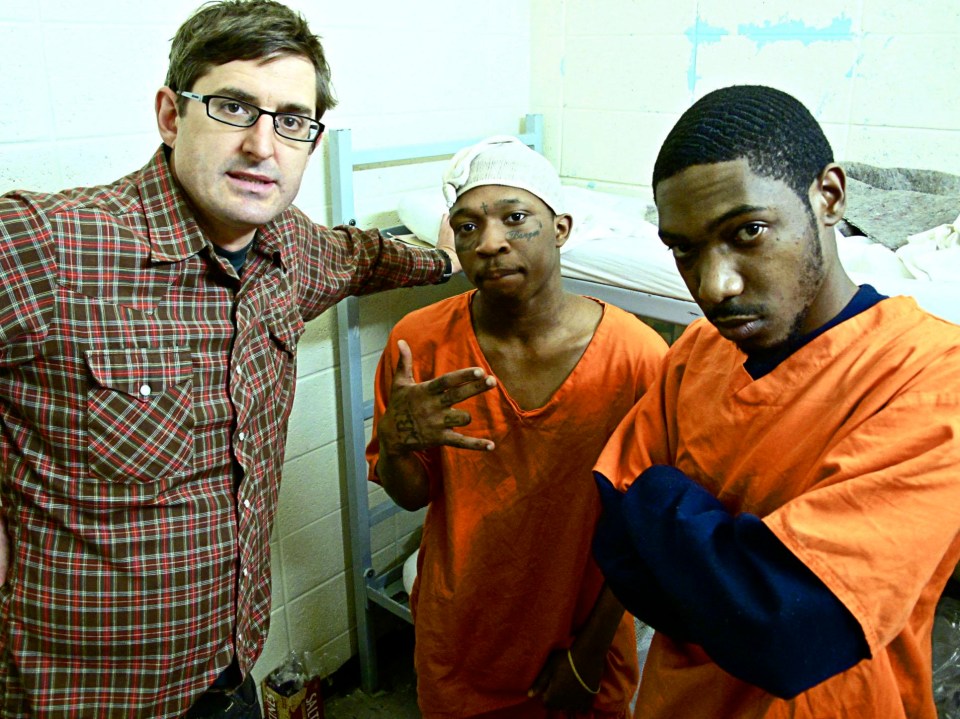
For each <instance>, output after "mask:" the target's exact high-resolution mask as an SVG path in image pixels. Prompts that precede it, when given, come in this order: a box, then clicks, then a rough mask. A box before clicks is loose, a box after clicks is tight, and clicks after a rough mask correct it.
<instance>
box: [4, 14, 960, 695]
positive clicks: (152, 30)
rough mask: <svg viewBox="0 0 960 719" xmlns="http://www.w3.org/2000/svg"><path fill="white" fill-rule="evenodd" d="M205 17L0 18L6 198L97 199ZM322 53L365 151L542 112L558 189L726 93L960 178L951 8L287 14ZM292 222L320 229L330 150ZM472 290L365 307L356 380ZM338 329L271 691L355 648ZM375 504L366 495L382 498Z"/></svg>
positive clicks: (279, 573)
mask: <svg viewBox="0 0 960 719" xmlns="http://www.w3.org/2000/svg"><path fill="white" fill-rule="evenodd" d="M198 4H199V0H171V1H170V2H165V3H140V2H133V1H132V0H90V1H88V2H85V3H76V2H73V0H37V1H35V2H27V1H26V0H12V1H11V2H4V3H0V47H3V48H4V51H3V57H4V59H3V72H2V73H0V97H3V98H5V99H6V104H5V106H4V107H5V110H4V112H3V113H0V192H2V191H6V190H9V189H12V188H14V187H29V188H33V189H41V190H56V189H59V188H61V187H64V186H71V185H79V184H97V183H102V182H108V181H111V180H113V179H116V178H117V177H119V176H121V175H123V174H126V173H127V172H129V171H131V170H134V169H136V168H138V167H140V166H141V165H142V164H143V163H144V162H146V160H147V158H148V156H149V155H150V153H152V152H153V150H154V149H155V148H156V147H157V145H158V144H159V140H158V137H157V134H156V129H155V123H154V118H153V98H154V94H155V92H156V89H157V88H158V87H159V86H160V85H161V84H162V82H163V78H164V75H165V73H166V53H167V51H168V48H169V44H168V40H169V38H170V37H172V35H173V33H174V32H175V30H176V28H177V26H178V25H179V23H180V22H181V21H182V20H183V19H184V18H185V17H186V16H187V14H188V13H189V12H190V11H192V10H193V8H194V7H195V6H197V5H198ZM291 5H292V6H293V7H295V8H297V9H298V10H300V11H301V12H303V13H304V14H305V16H306V17H307V19H308V20H309V21H310V22H311V24H312V26H313V29H314V31H316V32H318V33H319V34H320V35H321V36H322V37H323V41H324V46H325V48H326V50H327V53H328V59H329V61H330V64H331V67H332V70H333V79H334V85H335V88H336V92H337V95H338V97H339V99H340V106H338V107H337V108H336V109H334V110H333V111H331V112H329V113H328V115H327V117H325V118H324V121H325V122H326V124H327V125H328V126H329V127H331V128H336V127H349V128H351V129H352V130H353V137H354V144H355V145H356V146H358V147H365V146H375V145H381V144H395V143H407V142H409V143H417V142H428V141H431V140H434V139H447V138H454V137H471V136H473V137H477V138H479V137H483V136H485V135H488V134H492V133H502V132H514V131H516V130H518V129H519V121H520V118H521V117H522V116H523V114H524V113H526V112H531V111H540V112H543V113H544V114H545V116H546V128H547V140H546V152H547V155H548V156H549V157H550V158H551V159H553V160H554V161H555V163H556V164H557V165H558V166H559V167H560V168H561V172H562V174H563V175H564V176H565V177H566V178H567V180H568V181H570V182H573V183H576V184H593V185H595V186H598V187H602V188H606V189H611V190H614V191H620V192H628V193H637V192H641V193H646V192H649V190H648V188H647V187H646V186H647V185H648V183H649V177H650V172H651V170H652V166H653V161H654V158H655V157H656V153H657V150H658V149H659V144H660V142H661V140H662V139H663V137H664V136H665V135H666V133H667V131H668V130H669V128H670V127H671V126H672V124H673V123H674V122H675V121H676V118H677V117H678V116H679V114H680V113H681V112H682V111H683V109H685V108H686V107H687V106H689V104H690V102H692V100H693V99H694V98H695V97H699V96H700V95H702V94H703V93H705V92H707V91H708V90H710V89H712V88H714V87H718V86H720V85H725V84H729V83H734V82H763V83H769V84H774V85H777V86H779V87H782V88H784V89H786V90H788V91H790V92H793V93H795V94H796V95H797V96H798V97H800V98H801V99H802V100H803V101H804V102H806V103H807V104H808V106H809V107H810V108H811V110H812V111H813V112H814V114H815V115H816V116H817V117H818V118H819V119H821V120H822V121H823V122H824V126H825V129H826V132H827V135H828V137H829V138H830V140H831V142H832V143H833V144H834V148H835V151H836V154H837V156H838V157H839V158H848V159H856V160H861V161H866V162H875V163H877V164H887V165H902V166H914V167H925V168H930V169H940V170H946V171H950V172H957V173H960V120H958V119H957V118H958V117H960V99H958V94H957V93H956V91H955V85H956V75H957V68H958V65H960V63H958V60H960V43H958V42H957V41H958V39H960V5H958V4H957V3H956V2H955V0H928V1H927V2H924V3H920V4H918V3H912V4H911V3H903V2H901V1H900V0H841V1H840V2H836V1H835V0H811V1H809V2H805V3H797V2H795V1H794V0H765V1H764V2H759V3H758V2H755V1H754V0H676V1H674V2H670V3H663V2H654V0H527V2H516V0H489V1H488V2H487V3H484V4H483V6H482V8H481V7H480V6H477V5H476V4H473V3H459V2H450V1H449V0H416V1H415V2H396V1H395V0H357V2H352V3H331V2H321V1H320V0H293V1H292V2H291ZM437 172H438V167H437V166H432V167H427V168H419V169H409V168H400V169H390V170H375V171H371V172H368V173H364V174H362V175H359V176H358V178H357V196H358V207H357V216H358V217H357V219H358V221H359V222H360V224H361V225H365V224H367V223H371V222H373V221H376V222H377V223H380V224H382V225H389V224H393V223H395V222H396V215H395V212H394V210H393V208H394V206H395V202H396V196H397V194H398V193H399V192H402V191H404V190H405V189H408V188H414V187H425V186H428V185H430V184H431V183H433V182H435V181H436V175H437ZM297 204H298V205H299V206H300V207H301V208H303V209H304V210H305V211H307V212H308V213H309V214H311V216H313V217H314V218H316V219H317V220H318V221H320V222H325V221H326V220H327V219H328V217H329V189H328V169H327V162H326V151H325V148H324V147H323V146H321V147H320V148H319V149H318V151H317V152H316V154H315V156H314V157H313V158H312V160H311V164H310V167H309V168H308V170H307V173H306V176H305V178H304V182H303V185H302V187H301V192H300V195H299V197H298V199H297ZM462 289H463V285H454V286H453V287H451V286H447V287H445V288H436V289H433V288H431V289H420V290H415V291H397V292H393V293H389V294H385V295H380V296H374V297H368V298H364V299H363V300H362V311H363V317H364V326H363V330H362V336H363V343H364V350H365V353H366V358H365V362H364V375H365V377H366V378H367V396H368V397H369V380H370V379H371V378H372V376H373V371H374V368H375V365H376V361H377V357H378V355H379V351H380V349H381V348H382V347H383V344H384V342H385V340H386V336H387V332H388V331H389V328H390V327H391V326H392V324H393V322H395V321H396V320H397V319H398V318H399V317H400V316H402V315H403V314H404V313H405V312H406V311H408V310H409V309H412V308H413V307H415V306H419V305H422V304H425V303H427V302H430V301H433V300H435V299H438V298H439V297H442V296H444V295H445V294H449V293H451V292H453V291H455V290H462ZM335 351H336V320H335V316H334V313H332V312H331V313H327V314H325V315H324V316H322V317H320V318H319V319H317V320H316V321H314V322H313V323H312V324H311V325H309V326H308V329H307V332H306V334H305V336H304V338H303V341H302V342H301V345H300V351H299V375H300V378H301V381H300V383H299V387H298V393H297V400H296V404H295V407H294V412H293V417H292V419H291V425H290V432H289V440H288V444H287V463H286V465H285V471H284V482H283V486H282V488H281V504H280V508H279V512H278V518H277V524H276V527H275V530H274V536H273V543H272V548H273V551H274V606H273V613H272V621H273V628H272V631H271V635H270V639H269V641H268V643H267V647H266V651H265V654H264V656H263V658H262V659H261V661H260V663H259V664H258V666H257V670H256V671H257V675H258V677H262V676H263V675H264V674H265V673H266V671H268V670H269V669H270V668H271V667H272V666H274V665H276V664H277V663H278V662H279V660H280V659H281V658H282V657H283V655H284V654H285V653H286V652H287V651H288V650H289V649H291V648H297V649H310V650H317V651H319V652H320V653H322V654H324V655H325V665H326V667H327V669H328V671H333V670H334V669H336V668H337V667H338V666H339V665H340V664H341V663H342V662H343V661H345V660H346V659H347V658H348V657H349V656H350V654H351V653H352V652H354V651H355V650H356V640H355V638H354V637H353V634H352V627H354V626H355V621H356V620H355V617H354V616H353V605H352V589H351V588H350V587H349V582H348V577H349V553H348V551H347V550H348V542H349V534H348V531H347V527H346V519H345V516H346V512H345V511H344V509H343V507H342V506H341V505H342V500H341V498H342V496H343V491H344V487H343V480H342V477H341V471H342V466H343V457H342V449H341V446H340V442H339V427H338V412H339V402H340V400H339V394H338V392H337V387H338V383H339V374H338V372H337V369H336V359H335V356H336V355H335ZM381 495H382V490H379V489H375V490H374V491H373V494H372V495H371V496H372V501H374V502H376V501H379V499H380V498H381ZM421 519H422V513H421V514H417V515H411V516H398V517H396V518H393V519H392V520H391V521H389V522H387V523H385V524H384V525H383V526H382V527H380V528H378V530H377V531H376V532H375V536H374V537H373V541H374V548H375V551H376V559H375V561H376V563H377V565H378V566H383V565H384V564H385V563H389V562H393V561H397V560H398V559H399V558H402V557H403V556H405V553H406V552H407V551H409V550H410V549H411V548H412V547H413V546H415V543H416V539H417V532H418V523H419V522H420V521H421Z"/></svg>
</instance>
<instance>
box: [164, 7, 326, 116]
mask: <svg viewBox="0 0 960 719" xmlns="http://www.w3.org/2000/svg"><path fill="white" fill-rule="evenodd" d="M283 56H298V57H303V58H305V59H306V60H308V61H309V62H310V63H311V64H312V65H313V67H314V69H315V70H316V76H317V114H316V119H318V120H319V119H320V118H321V117H322V116H323V113H324V112H326V111H327V110H329V109H331V108H332V107H334V106H335V105H336V104H337V101H336V99H335V98H334V97H333V91H332V89H331V86H330V66H329V65H328V64H327V59H326V57H325V56H324V54H323V46H322V45H321V44H320V38H319V37H317V36H316V35H314V34H313V33H312V32H310V28H309V26H308V25H307V21H306V20H305V19H304V18H303V16H301V15H300V14H298V13H296V12H294V11H293V10H291V9H290V8H288V7H287V6H286V5H283V4H281V3H279V2H276V1H275V0H221V1H218V2H208V3H204V4H203V5H201V6H200V9H198V10H197V11H196V12H195V13H194V14H193V15H192V16H190V18H189V19H187V21H186V22H185V23H183V25H181V26H180V29H179V30H177V34H176V35H174V37H173V43H172V45H171V47H170V66H169V68H168V69H167V79H166V85H167V87H169V88H170V89H171V90H173V91H174V92H177V91H180V90H191V89H192V88H193V84H194V83H195V82H196V81H197V80H198V79H199V78H200V77H202V76H203V75H205V74H206V73H207V72H209V71H210V69H211V68H213V67H216V66H218V65H225V64H226V63H228V62H233V61H234V60H268V59H272V58H276V57H283ZM186 102H187V101H186V99H185V98H182V97H178V98H177V109H178V111H179V112H181V113H182V112H183V111H184V109H185V105H186Z"/></svg>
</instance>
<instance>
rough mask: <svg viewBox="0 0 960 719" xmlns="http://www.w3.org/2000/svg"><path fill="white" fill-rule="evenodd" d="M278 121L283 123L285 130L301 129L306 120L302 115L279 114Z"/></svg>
mask: <svg viewBox="0 0 960 719" xmlns="http://www.w3.org/2000/svg"><path fill="white" fill-rule="evenodd" d="M280 121H281V122H282V123H283V127H284V129H286V130H302V129H303V125H304V123H305V122H306V120H304V119H303V118H302V117H298V116H297V115H281V116H280Z"/></svg>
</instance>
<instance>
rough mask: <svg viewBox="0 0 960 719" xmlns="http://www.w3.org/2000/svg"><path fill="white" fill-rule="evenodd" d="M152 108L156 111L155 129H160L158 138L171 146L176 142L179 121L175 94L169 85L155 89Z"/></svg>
mask: <svg viewBox="0 0 960 719" xmlns="http://www.w3.org/2000/svg"><path fill="white" fill-rule="evenodd" d="M154 109H155V110H156V113H157V129H158V130H159V131H160V139H161V140H163V144H164V145H166V146H167V147H171V148H172V147H173V146H174V145H175V144H176V142H177V131H178V130H179V121H180V116H179V113H178V112H177V94H176V93H175V92H174V91H173V90H171V89H170V88H169V87H161V88H160V89H159V90H157V98H156V101H155V102H154Z"/></svg>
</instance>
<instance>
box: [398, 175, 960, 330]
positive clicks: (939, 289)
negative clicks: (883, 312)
mask: <svg viewBox="0 0 960 719" xmlns="http://www.w3.org/2000/svg"><path fill="white" fill-rule="evenodd" d="M564 199H565V201H566V202H567V203H568V204H567V207H565V208H564V211H565V212H569V213H570V214H571V215H572V216H573V232H572V234H571V238H570V239H569V240H568V241H567V243H566V244H565V245H564V247H563V248H562V249H561V255H560V264H561V268H562V272H563V275H564V276H565V277H570V278H573V279H579V280H589V281H591V282H596V283H599V284H602V285H609V286H612V287H619V288H623V289H626V290H633V291H639V292H646V293H649V294H653V295H659V296H662V297H669V298H674V299H680V300H687V301H690V302H692V301H693V300H692V299H691V297H690V293H689V292H688V290H687V288H686V285H684V283H683V280H682V279H681V278H680V274H679V273H678V272H677V268H676V265H675V264H674V262H673V258H672V256H671V254H670V252H669V251H668V250H667V249H666V248H665V247H664V245H663V244H662V243H661V242H660V239H659V237H658V235H657V228H656V226H655V225H653V224H652V223H650V222H647V221H645V220H644V219H643V217H644V214H645V211H646V209H647V203H646V202H645V201H643V200H641V199H640V198H636V197H627V196H621V195H613V194H610V193H605V192H598V191H596V190H588V189H584V188H580V187H564ZM445 212H446V205H445V203H444V201H443V196H442V194H441V192H440V190H439V188H438V189H436V190H420V191H417V192H412V193H407V194H406V195H404V196H403V197H402V198H401V200H400V203H399V206H398V213H399V215H400V220H401V221H402V222H403V224H404V225H406V226H407V227H408V228H410V229H411V230H412V231H413V232H414V233H415V234H416V235H417V237H419V238H420V239H422V240H423V241H425V242H428V243H430V244H436V241H437V233H438V230H439V226H440V218H441V217H442V216H443V214H444V213H445ZM958 223H960V218H958ZM837 242H838V248H839V253H840V260H841V262H842V263H843V265H844V267H845V268H846V269H847V271H848V272H849V274H850V276H851V278H852V279H853V280H854V281H855V282H857V283H858V284H865V283H868V284H871V285H873V286H874V287H875V288H876V289H877V290H878V291H879V292H881V293H883V294H886V295H891V296H892V295H910V296H912V297H915V298H916V300H917V302H918V303H919V304H920V306H921V307H923V308H924V309H926V310H927V311H928V312H931V313H932V314H935V315H937V316H939V317H942V318H944V319H947V320H950V321H951V322H954V323H957V324H960V277H958V278H951V279H940V280H929V279H917V278H916V277H914V276H913V275H912V274H911V272H910V270H909V269H908V265H907V264H905V263H904V262H903V261H902V260H901V258H900V257H898V256H897V254H896V253H894V252H892V251H890V250H888V249H887V248H885V247H883V246H882V245H879V244H876V243H873V242H871V241H870V240H868V239H866V238H863V237H841V236H839V235H838V237H837ZM945 250H946V251H947V252H949V253H950V255H949V258H948V257H947V255H946V254H944V259H945V260H947V259H949V260H950V262H955V261H956V260H955V258H954V254H955V253H954V251H956V252H960V247H949V248H945ZM943 264H944V266H949V263H943Z"/></svg>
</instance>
